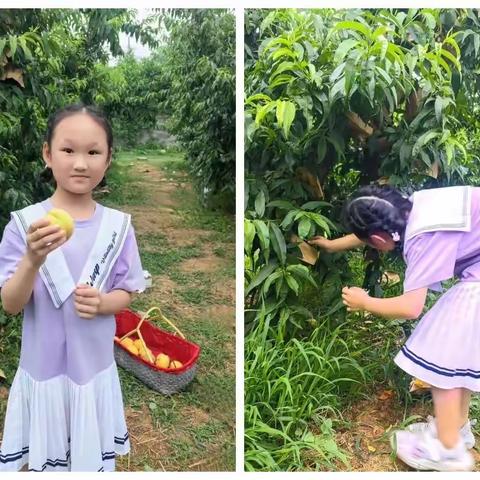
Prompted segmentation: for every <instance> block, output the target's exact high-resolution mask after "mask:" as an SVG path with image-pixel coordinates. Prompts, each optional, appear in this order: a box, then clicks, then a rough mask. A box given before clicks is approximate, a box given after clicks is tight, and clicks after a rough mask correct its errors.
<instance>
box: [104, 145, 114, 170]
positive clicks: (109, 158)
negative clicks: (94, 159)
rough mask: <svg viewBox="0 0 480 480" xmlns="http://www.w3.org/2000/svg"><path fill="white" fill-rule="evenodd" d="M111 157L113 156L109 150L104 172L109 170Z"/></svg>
mask: <svg viewBox="0 0 480 480" xmlns="http://www.w3.org/2000/svg"><path fill="white" fill-rule="evenodd" d="M112 156H113V151H112V150H111V149H110V151H109V152H108V158H107V168H106V169H105V171H107V170H108V169H109V168H110V165H112Z"/></svg>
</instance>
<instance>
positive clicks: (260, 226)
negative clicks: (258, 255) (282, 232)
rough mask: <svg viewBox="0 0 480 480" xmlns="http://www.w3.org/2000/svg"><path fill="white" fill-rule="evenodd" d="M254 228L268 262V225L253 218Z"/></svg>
mask: <svg viewBox="0 0 480 480" xmlns="http://www.w3.org/2000/svg"><path fill="white" fill-rule="evenodd" d="M253 223H254V225H255V230H256V231H257V235H258V239H259V240H260V247H261V250H262V253H263V256H264V258H265V261H267V262H268V259H269V257H270V234H269V232H268V227H267V225H266V223H265V222H263V221H262V220H254V221H253Z"/></svg>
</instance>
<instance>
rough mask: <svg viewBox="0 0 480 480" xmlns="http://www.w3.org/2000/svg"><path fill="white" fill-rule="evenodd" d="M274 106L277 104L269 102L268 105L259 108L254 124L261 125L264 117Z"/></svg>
mask: <svg viewBox="0 0 480 480" xmlns="http://www.w3.org/2000/svg"><path fill="white" fill-rule="evenodd" d="M276 104H277V102H270V103H267V104H266V105H263V106H262V107H260V108H257V115H256V116H255V123H256V124H257V125H260V123H262V120H263V119H264V118H265V116H266V115H267V114H268V113H269V112H271V111H272V110H273V109H274V108H275V106H276Z"/></svg>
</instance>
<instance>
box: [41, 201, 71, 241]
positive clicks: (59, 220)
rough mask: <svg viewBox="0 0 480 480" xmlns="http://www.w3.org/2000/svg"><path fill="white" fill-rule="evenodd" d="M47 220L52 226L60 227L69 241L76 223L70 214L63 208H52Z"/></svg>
mask: <svg viewBox="0 0 480 480" xmlns="http://www.w3.org/2000/svg"><path fill="white" fill-rule="evenodd" d="M45 218H46V219H47V220H49V221H50V223H51V224H52V225H58V226H59V227H60V228H61V229H62V230H64V231H65V235H66V236H67V240H68V239H69V238H70V237H71V236H72V234H73V230H74V228H75V223H74V221H73V218H72V217H71V216H70V215H69V213H68V212H66V211H65V210H62V209H61V208H52V209H51V210H50V211H49V212H48V213H47V215H46V217H45Z"/></svg>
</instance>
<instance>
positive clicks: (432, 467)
mask: <svg viewBox="0 0 480 480" xmlns="http://www.w3.org/2000/svg"><path fill="white" fill-rule="evenodd" d="M390 445H391V447H392V450H393V451H394V452H395V455H396V457H397V458H399V459H400V460H401V461H402V462H403V463H405V464H406V465H408V466H409V467H412V468H414V469H415V470H420V471H434V472H471V471H472V470H473V467H474V466H475V461H474V459H473V458H470V460H471V463H470V465H468V466H467V465H465V464H464V463H460V462H448V463H444V464H443V467H442V469H441V470H439V468H438V463H435V462H429V461H423V462H422V463H419V462H416V461H415V460H412V459H411V458H404V457H403V456H402V455H401V454H399V453H398V452H397V441H396V439H395V434H394V435H392V436H391V437H390Z"/></svg>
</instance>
